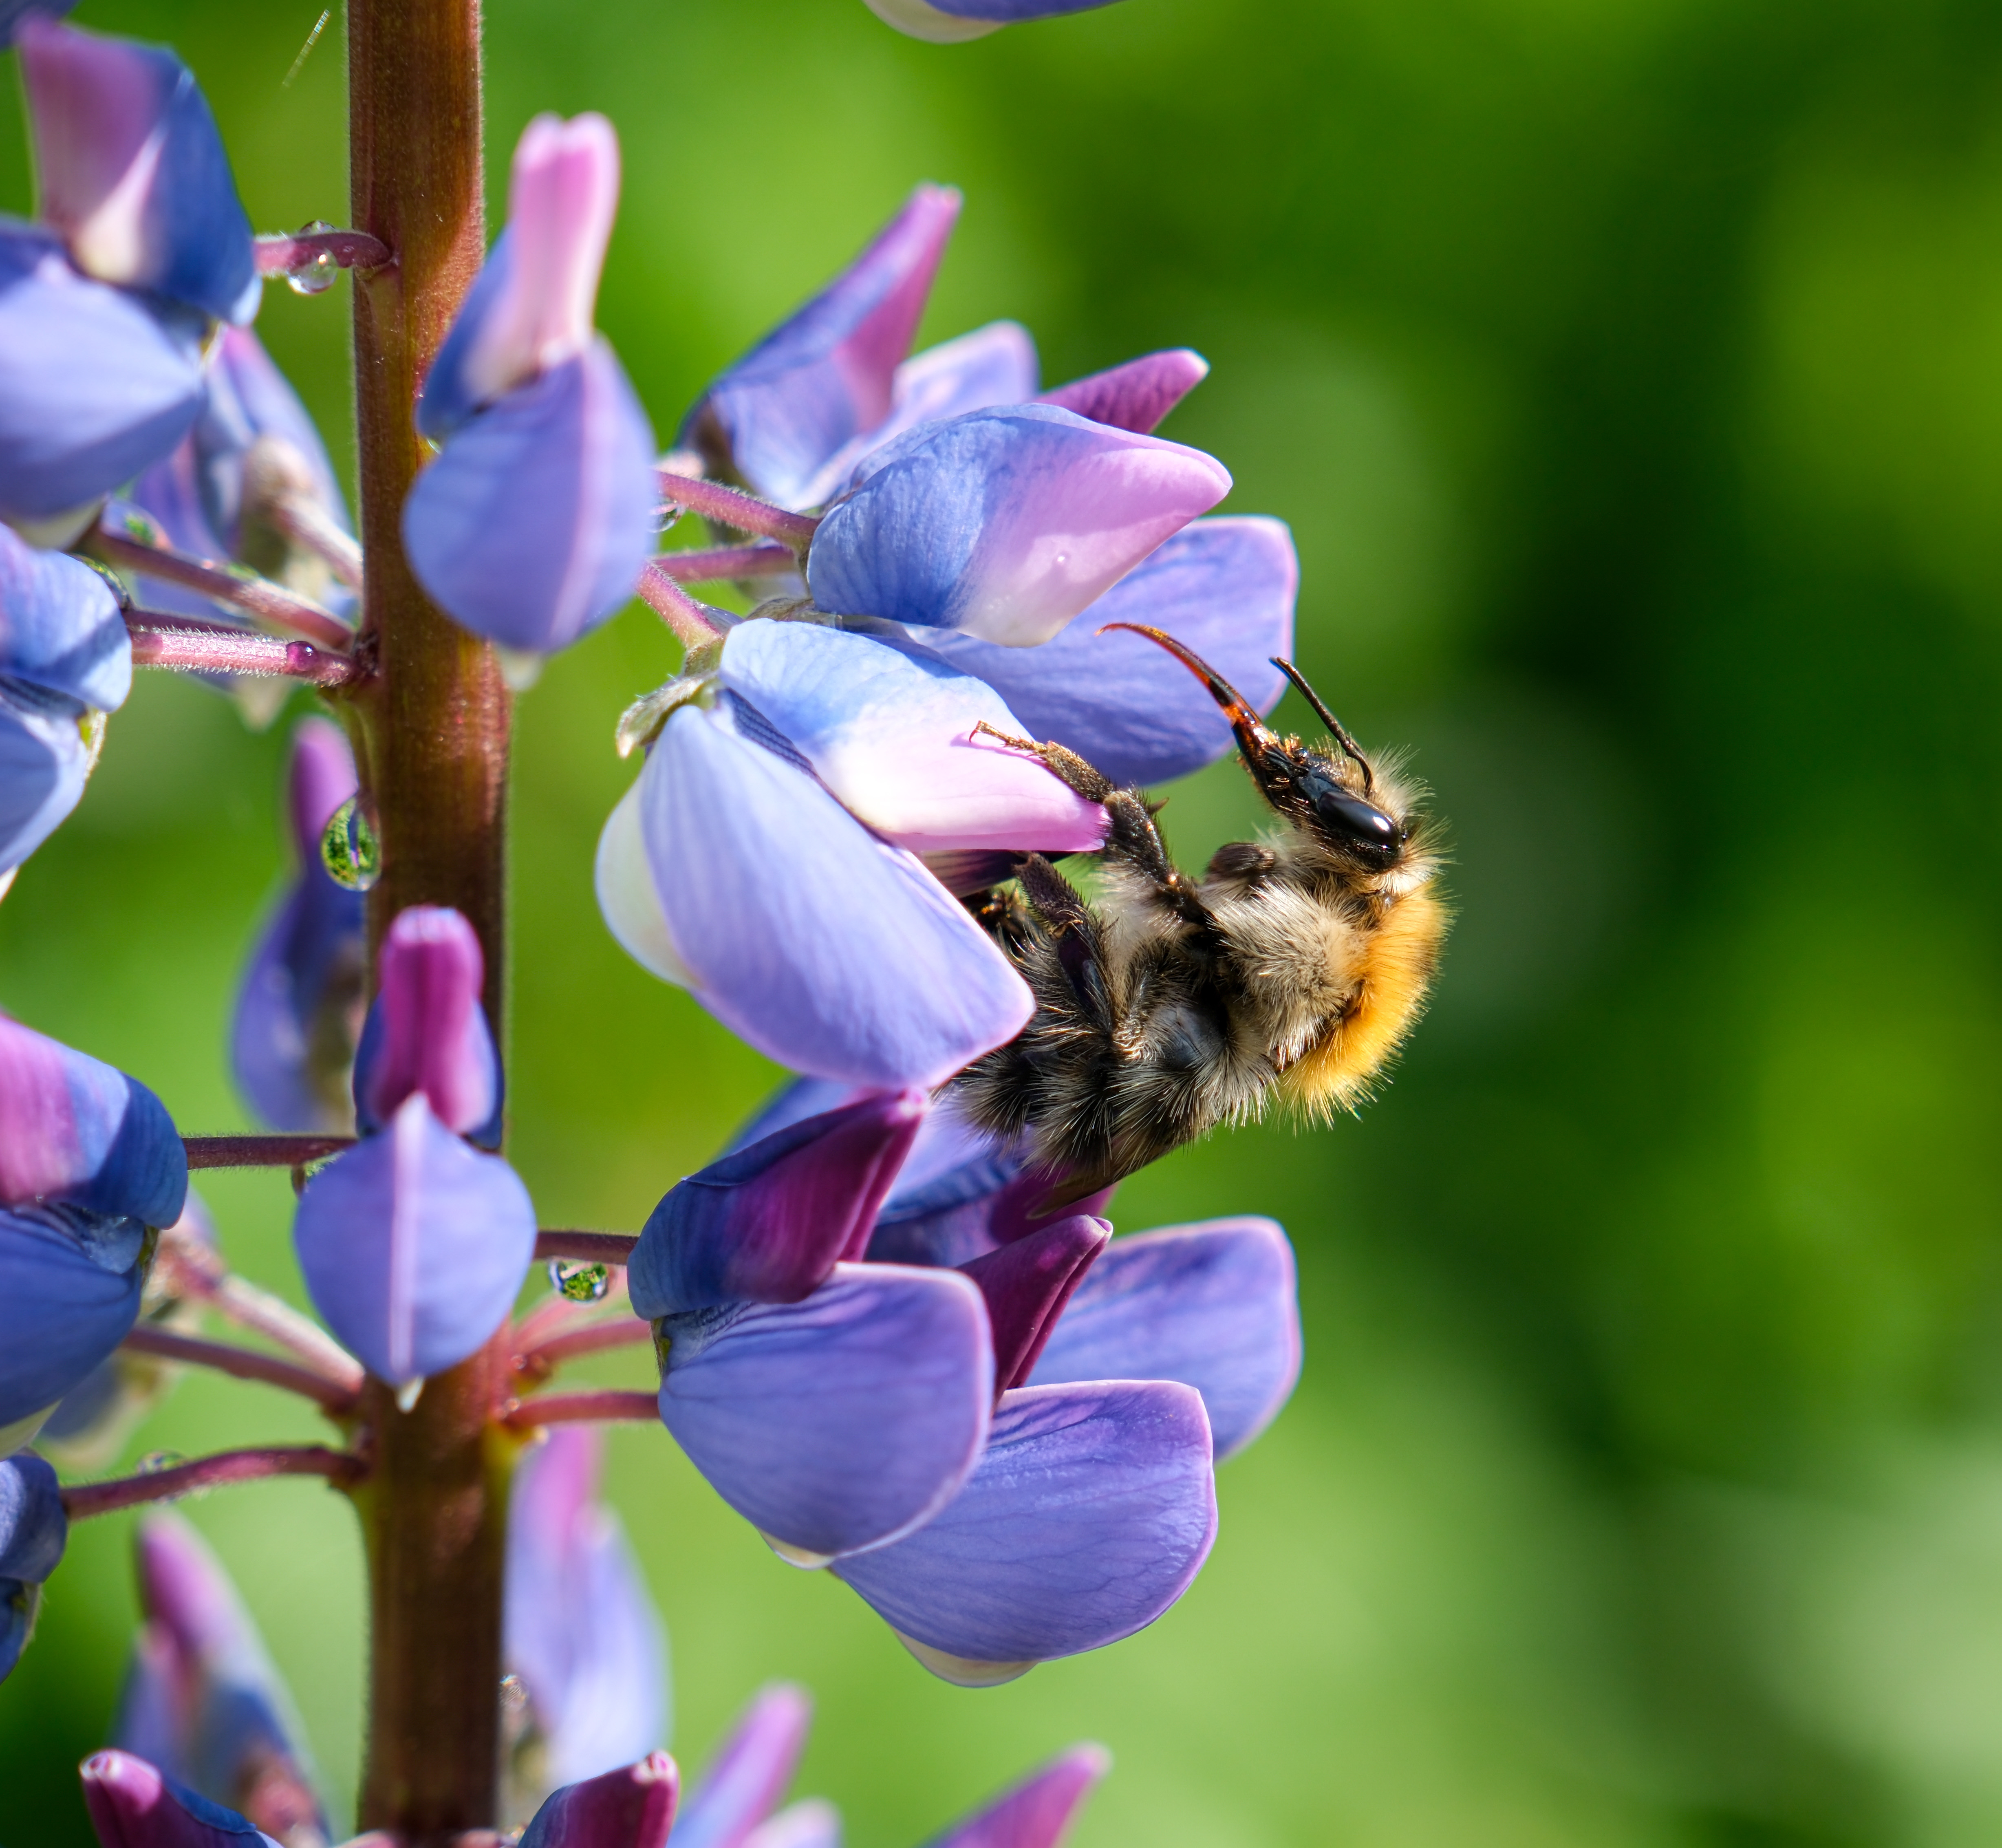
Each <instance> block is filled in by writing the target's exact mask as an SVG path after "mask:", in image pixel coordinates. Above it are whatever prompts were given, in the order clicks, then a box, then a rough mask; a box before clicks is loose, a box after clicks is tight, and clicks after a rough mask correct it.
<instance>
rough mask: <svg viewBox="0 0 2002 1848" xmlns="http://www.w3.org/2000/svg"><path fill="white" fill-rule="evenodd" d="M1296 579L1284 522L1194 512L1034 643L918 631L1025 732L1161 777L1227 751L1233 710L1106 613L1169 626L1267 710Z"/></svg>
mask: <svg viewBox="0 0 2002 1848" xmlns="http://www.w3.org/2000/svg"><path fill="white" fill-rule="evenodd" d="M1298 586H1299V560H1297V559H1296V556H1294V553H1293V542H1292V537H1291V535H1289V533H1288V532H1287V531H1286V528H1285V526H1284V525H1282V523H1281V522H1280V521H1277V520H1270V519H1264V518H1255V517H1253V518H1236V517H1234V516H1233V517H1230V518H1222V519H1214V520H1199V521H1196V522H1195V524H1194V525H1191V526H1187V527H1184V528H1183V529H1182V531H1181V532H1178V533H1177V534H1176V535H1175V536H1174V538H1173V539H1170V540H1169V541H1168V542H1167V543H1166V544H1165V545H1163V546H1162V547H1161V549H1160V550H1159V551H1158V552H1156V553H1155V554H1154V555H1153V556H1152V557H1151V558H1149V560H1147V561H1146V563H1144V564H1142V565H1141V566H1140V567H1139V568H1138V569H1137V570H1135V571H1133V572H1132V574H1131V575H1129V576H1128V577H1126V578H1125V579H1124V580H1123V581H1121V582H1120V583H1119V584H1116V585H1114V588H1112V589H1111V590H1110V591H1107V593H1106V594H1104V596H1103V597H1101V598H1099V600H1098V601H1097V602H1096V603H1094V604H1093V605H1092V606H1091V607H1090V609H1088V610H1087V611H1086V612H1085V613H1084V615H1083V616H1082V617H1081V618H1080V619H1079V620H1078V621H1076V622H1073V623H1072V624H1071V626H1069V628H1068V629H1066V630H1065V631H1064V632H1063V633H1062V634H1061V635H1059V636H1057V637H1056V638H1055V640H1052V641H1050V642H1048V643H1045V644H1044V646H1043V647H1040V648H1001V647H996V646H995V645H994V644H993V643H991V642H982V641H977V640H975V639H974V638H973V637H972V636H963V635H950V634H939V635H936V636H927V637H926V645H927V646H928V647H930V648H932V649H933V650H934V651H935V652H936V653H937V654H939V655H940V656H941V657H943V659H945V660H946V661H950V663H951V664H953V665H954V667H956V668H962V669H964V671H966V672H968V673H969V674H978V675H979V676H980V677H981V678H982V679H983V680H985V681H986V682H988V684H989V685H991V686H992V687H993V688H995V689H996V691H998V692H999V693H1000V695H1001V696H1002V697H1003V699H1006V701H1007V702H1008V705H1009V708H1010V710H1011V711H1013V713H1015V714H1016V715H1017V717H1019V718H1020V720H1021V721H1022V724H1023V725H1024V727H1026V728H1027V730H1028V732H1029V733H1030V734H1031V736H1032V737H1037V738H1041V739H1047V740H1050V741H1053V742H1055V743H1057V744H1066V745H1068V746H1069V748H1071V749H1072V750H1073V751H1076V752H1077V754H1078V755H1079V756H1080V757H1083V758H1085V759H1086V761H1087V762H1090V763H1092V764H1094V765H1097V768H1098V769H1100V770H1102V771H1103V772H1104V773H1105V774H1106V775H1107V776H1109V777H1111V779H1112V780H1113V781H1114V783H1165V782H1167V781H1168V780H1169V779H1170V778H1171V777H1176V776H1188V774H1189V772H1191V771H1193V770H1199V769H1202V767H1203V765H1205V764H1209V763H1213V762H1215V761H1216V759H1217V758H1219V757H1222V756H1223V755H1226V753H1227V752H1229V750H1230V749H1231V748H1232V744H1231V736H1230V724H1229V720H1226V718H1225V717H1224V716H1223V714H1222V712H1221V711H1219V710H1218V707H1217V704H1216V702H1215V700H1214V699H1211V698H1210V696H1209V694H1208V693H1207V692H1205V691H1204V689H1203V687H1202V683H1201V682H1198V680H1197V679H1196V678H1195V676H1194V675H1191V673H1190V672H1189V671H1188V668H1184V666H1183V665H1182V664H1181V662H1179V661H1177V660H1175V659H1174V657H1173V656H1172V655H1170V654H1168V653H1167V651H1166V650H1163V649H1161V648H1158V647H1155V646H1154V645H1153V643H1150V642H1149V641H1148V640H1146V637H1145V636H1136V635H1128V634H1126V633H1123V632H1121V633H1114V634H1111V635H1100V634H1099V633H1097V631H1098V630H1099V629H1101V628H1102V627H1103V626H1104V625H1105V624H1106V623H1107V622H1144V623H1147V624H1149V625H1150V626H1153V627H1154V628H1156V629H1164V630H1166V631H1167V633H1169V634H1170V635H1171V636H1174V637H1175V638H1176V640H1178V641H1181V642H1185V643H1187V644H1188V646H1189V647H1191V648H1192V649H1194V650H1195V652H1196V653H1197V654H1199V655H1201V656H1202V658H1203V659H1204V660H1205V661H1208V662H1209V664H1210V665H1211V666H1212V667H1213V668H1215V669H1216V671H1218V672H1219V674H1221V675H1222V676H1223V677H1224V678H1225V679H1226V680H1227V681H1229V682H1230V683H1231V685H1233V686H1235V687H1236V689H1237V690H1238V691H1239V692H1240V693H1242V694H1243V696H1244V697H1245V698H1246V699H1248V700H1249V701H1250V703H1252V704H1253V705H1254V706H1257V709H1258V710H1259V711H1261V713H1269V712H1270V711H1271V710H1272V708H1273V707H1274V706H1277V705H1278V703H1279V696H1280V695H1281V694H1282V693H1283V692H1285V690H1286V682H1285V676H1284V675H1282V674H1281V673H1280V672H1279V671H1278V668H1275V667H1274V666H1273V665H1272V664H1271V659H1270V657H1271V656H1273V655H1275V654H1277V655H1282V656H1287V657H1290V656H1291V654H1292V648H1293V595H1294V592H1295V591H1296V589H1297V588H1298Z"/></svg>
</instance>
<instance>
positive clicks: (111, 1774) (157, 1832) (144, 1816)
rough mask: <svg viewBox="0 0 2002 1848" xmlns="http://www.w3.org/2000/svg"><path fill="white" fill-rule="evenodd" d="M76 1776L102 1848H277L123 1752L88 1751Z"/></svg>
mask: <svg viewBox="0 0 2002 1848" xmlns="http://www.w3.org/2000/svg"><path fill="white" fill-rule="evenodd" d="M81 1775H82V1779H83V1802H84V1807H85V1808H86V1809H87V1810H89V1811H90V1825H91V1827H92V1828H93V1829H96V1831H97V1839H98V1841H99V1843H101V1844H102V1848H257V1845H258V1844H262V1845H263V1848H278V1844H277V1843H276V1842H274V1841H273V1840H272V1839H271V1838H270V1836H267V1835H266V1834H264V1833H263V1832H262V1831H261V1830H259V1829H253V1828H252V1827H251V1825H249V1823H248V1822H245V1821H244V1819H243V1818H242V1817H241V1816H239V1815H237V1813H236V1812H235V1811H234V1810H228V1809H225V1808H223V1807H222V1805H221V1804H219V1803H211V1802H210V1801H208V1798H207V1797H197V1795H196V1794H194V1791H192V1790H184V1789H183V1788H182V1787H181V1786H180V1785H179V1784H177V1783H174V1782H173V1780H171V1779H169V1778H167V1777H162V1775H161V1773H160V1772H159V1770H157V1769H156V1768H155V1766H152V1765H149V1764H148V1763H147V1762H146V1761H145V1759H143V1758H134V1756H132V1755H131V1753H130V1752H117V1751H112V1752H93V1753H92V1755H91V1756H89V1758H87V1759H85V1760H84V1761H83V1767H82V1773H81Z"/></svg>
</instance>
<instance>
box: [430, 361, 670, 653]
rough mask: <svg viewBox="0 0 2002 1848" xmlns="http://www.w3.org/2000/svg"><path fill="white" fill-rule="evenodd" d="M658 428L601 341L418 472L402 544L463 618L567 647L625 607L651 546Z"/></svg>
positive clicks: (522, 644) (525, 644)
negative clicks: (652, 424)
mask: <svg viewBox="0 0 2002 1848" xmlns="http://www.w3.org/2000/svg"><path fill="white" fill-rule="evenodd" d="M655 500H656V496H655V493H654V434H653V431H652V429H651V428H650V426H649V425H648V424H647V414H646V413H645V412H644V410H642V409H641V408H640V401H639V399H637V398H636V397H635V396H633V388H632V386H631V385H630V384H628V383H627V382H626V375H625V373H624V371H623V370H622V369H621V368H620V367H619V362H618V361H617V360H616V358H615V357H613V356H612V349H611V347H609V346H608V345H607V344H605V342H604V341H602V340H598V341H596V342H595V343H593V344H592V345H591V346H590V347H588V348H587V349H586V350H584V352H582V353H581V354H577V356H576V357H574V358H572V359H570V360H567V361H564V362H563V364H560V365H558V366H556V367H554V368H552V369H551V370H549V371H546V372H545V373H543V374H542V376H541V377H540V378H536V379H535V380H533V381H532V382H529V383H528V384H526V385H521V386H519V387H518V388H517V389H514V390H513V391H511V392H508V393H507V395H506V396H504V397H503V398H502V399H500V400H499V401H498V402H497V403H495V404H494V405H493V406H490V408H489V409H487V410H484V411H482V412H481V413H480V415H479V416H477V417H474V418H473V419H472V420H470V421H469V422H468V423H467V424H465V425H463V426H462V427H461V428H459V430H458V431H456V432H455V434H453V436H452V440H451V441H450V442H449V443H448V444H447V445H446V447H445V451H444V452H443V453H442V454H441V455H440V456H439V457H438V459H437V460H436V461H435V462H433V463H432V464H431V466H430V467H429V468H427V469H425V470H424V472H423V473H422V474H421V475H420V476H418V477H417V484H416V486H413V488H412V489H411V490H410V497H409V499H408V500H406V502H405V503H404V506H403V542H404V546H405V547H406V550H407V551H408V553H409V555H410V566H411V569H412V570H414V571H415V572H416V573H417V578H418V581H420V583H421V584H423V585H424V588H425V589H426V590H427V591H429V592H430V593H431V595H432V596H433V597H434V598H437V600H438V602H439V603H440V604H441V605H442V606H443V607H444V608H445V610H446V611H447V612H449V613H450V614H451V615H452V616H453V617H454V618H455V619H456V620H457V621H458V622H461V623H462V624H463V625H464V626H466V628H468V629H472V630H473V632H474V633H476V634H477V635H483V636H487V638H488V639H489V640H492V641H496V642H500V643H504V644H505V645H506V646H507V647H511V648H518V649H522V650H533V651H534V652H536V653H539V654H546V653H549V652H551V651H553V650H556V649H558V648H562V647H567V645H568V644H569V643H571V642H574V641H575V640H577V637H578V636H581V635H582V634H583V633H584V632H585V631H586V630H588V629H591V628H594V627H595V626H597V625H598V623H600V622H603V621H604V620H605V618H607V617H608V616H610V615H612V614H614V613H615V612H616V611H618V610H619V608H621V607H622V606H623V605H624V604H625V602H626V599H627V598H630V596H631V595H632V594H633V586H634V585H635V584H637V583H638V581H639V578H640V570H641V568H642V567H644V564H645V563H646V561H647V557H648V556H649V555H650V553H651V552H652V550H653V546H654V506H655Z"/></svg>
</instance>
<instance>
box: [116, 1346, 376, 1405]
mask: <svg viewBox="0 0 2002 1848" xmlns="http://www.w3.org/2000/svg"><path fill="white" fill-rule="evenodd" d="M120 1345H121V1346H123V1347H124V1348H125V1349H126V1351H127V1352H128V1353H132V1354H151V1355H156V1356H157V1357H158V1358H160V1359H162V1360H173V1361H181V1362H185V1363H186V1364H187V1365H189V1366H194V1367H213V1368H215V1370H216V1371H217V1372H219V1373H227V1374H228V1375H230V1376H232V1378H234V1379H256V1380H261V1381H262V1382H263V1383H264V1384H265V1385H267V1386H282V1387H284V1389H285V1390H286V1391H287V1392H288V1393H299V1394H300V1395H302V1396H303V1397H305V1398H308V1399H311V1400H315V1401H316V1402H317V1403H319V1404H321V1405H323V1406H324V1407H326V1409H327V1410H329V1411H330V1412H337V1413H340V1414H342V1415H344V1416H345V1415H346V1414H347V1413H349V1412H351V1411H353V1410H354V1402H355V1399H356V1396H357V1395H358V1393H360V1391H361V1369H360V1368H359V1367H356V1368H354V1369H353V1372H354V1377H353V1378H352V1379H350V1380H347V1381H346V1382H343V1381H341V1380H338V1379H328V1378H327V1377H326V1376H325V1375H323V1374H320V1373H316V1372H312V1371H310V1370H309V1369H307V1368H305V1367H301V1366H296V1365H294V1364H293V1363H292V1362H291V1361H288V1360H280V1359H279V1358H277V1355H272V1354H260V1353H258V1352H257V1351H256V1349H255V1348H236V1347H232V1345H231V1344H229V1343H228V1342H227V1341H203V1340H201V1338H200V1337H197V1336H195V1335H187V1334H175V1333H173V1330H170V1329H166V1328H149V1327H146V1326H145V1324H144V1323H141V1325H140V1326H139V1327H137V1328H135V1329H134V1330H132V1332H131V1334H128V1335H127V1336H126V1337H125V1339H124V1341H123V1342H122V1343H121V1344H120Z"/></svg>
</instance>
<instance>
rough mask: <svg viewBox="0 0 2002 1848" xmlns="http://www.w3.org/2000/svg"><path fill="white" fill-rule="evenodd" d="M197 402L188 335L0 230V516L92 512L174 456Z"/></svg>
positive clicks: (28, 235)
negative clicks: (99, 503) (121, 485)
mask: <svg viewBox="0 0 2002 1848" xmlns="http://www.w3.org/2000/svg"><path fill="white" fill-rule="evenodd" d="M201 402H202V383H201V367H200V364H199V363H198V361H197V347H196V343H195V338H194V333H193V330H180V331H178V332H172V333H170V332H169V330H168V329H167V328H166V327H165V326H162V323H161V322H160V321H159V319H157V318H156V317H155V316H154V315H153V314H152V312H150V311H149V310H148V309H147V308H146V307H145V305H143V304H142V303H141V302H139V301H138V299H137V298H134V297H133V296H131V295H126V294H124V293H123V292H122V291H120V290H117V289H114V288H106V286H105V285H104V284H103V283H100V282H93V281H90V280H89V278H88V277H83V276H80V275H78V274H77V272H76V271H75V270H73V269H72V268H71V267H70V265H69V263H68V260H67V259H66V258H65V256H63V254H62V252H61V249H60V248H59V247H58V246H57V245H56V244H55V243H54V242H52V241H51V239H49V238H48V237H47V235H46V234H44V233H43V232H40V231H37V230H18V231H0V514H5V515H6V516H7V517H8V518H9V519H17V520H41V519H48V518H53V517H54V516H56V515H58V514H68V513H70V512H72V511H74V510H79V509H85V508H87V507H88V506H89V503H90V502H92V501H93V500H96V499H98V498H99V497H100V496H101V495H103V494H106V493H109V492H110V490H112V489H113V488H114V487H116V486H118V484H119V483H120V482H122V481H125V480H127V479H130V478H131V476H134V475H136V474H137V473H138V472H139V471H140V470H141V469H143V468H145V467H146V466H147V465H148V464H149V463H152V462H157V461H159V459H160V458H161V457H162V456H163V455H166V454H167V453H168V452H169V451H170V450H171V449H173V447H174V445H176V443H178V442H179V441H180V440H181V438H183V436H185V435H186V434H187V432H188V430H189V428H190V426H191V425H192V424H194V420H195V418H196V417H197V415H198V414H199V413H200V412H201Z"/></svg>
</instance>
